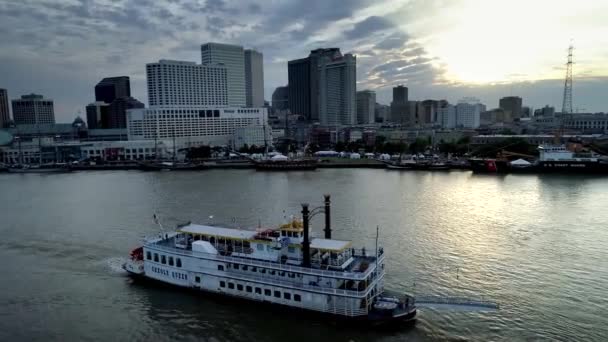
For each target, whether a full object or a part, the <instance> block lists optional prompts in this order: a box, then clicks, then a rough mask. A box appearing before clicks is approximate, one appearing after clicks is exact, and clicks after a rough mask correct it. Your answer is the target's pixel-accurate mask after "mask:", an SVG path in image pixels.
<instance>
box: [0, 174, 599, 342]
mask: <svg viewBox="0 0 608 342" xmlns="http://www.w3.org/2000/svg"><path fill="white" fill-rule="evenodd" d="M0 189H1V192H0V220H1V221H0V222H1V225H0V260H1V262H0V274H1V277H0V340H1V341H50V340H54V341H87V340H116V341H127V340H131V341H132V340H135V341H139V340H151V341H174V340H193V341H194V340H197V341H201V340H202V341H281V340H284V341H318V342H320V341H332V342H335V341H403V340H412V341H428V340H479V341H488V340H503V341H515V340H563V341H573V340H577V341H586V340H587V341H592V340H593V341H605V340H607V339H608V315H607V314H606V309H607V308H608V258H607V253H606V247H607V246H608V226H607V223H608V178H602V177H587V176H585V177H577V176H555V175H546V176H537V175H508V176H496V175H491V176H489V175H473V174H471V173H469V172H445V173H439V172H437V173H428V172H399V171H387V170H363V169H335V170H332V169H324V170H318V171H315V172H289V173H280V172H279V173H277V172H275V173H265V172H256V171H253V170H213V171H204V172H193V173H189V172H157V173H145V172H139V171H117V172H74V173H71V174H55V175H34V174H30V175H13V174H5V175H0ZM324 193H330V194H331V195H332V210H333V212H332V216H333V217H332V218H333V228H334V234H333V235H334V237H335V238H337V239H352V240H354V241H355V245H360V244H365V245H367V246H368V247H373V246H374V240H375V232H376V226H379V227H380V236H379V241H380V245H382V246H384V248H385V250H386V252H387V269H388V273H387V278H386V287H387V288H389V289H391V290H396V291H404V292H410V293H415V294H419V295H420V294H435V295H445V296H468V297H480V296H482V297H484V298H487V299H491V300H494V301H496V302H498V303H499V304H500V310H498V311H495V312H471V311H446V310H432V309H421V310H419V313H418V320H417V323H416V325H415V326H413V327H407V328H403V329H396V330H395V329H393V330H390V331H377V330H369V329H364V328H353V327H348V326H344V325H341V324H334V323H332V322H327V321H324V320H323V319H319V318H316V317H314V316H313V317H309V316H302V315H298V314H291V313H285V312H284V311H278V310H274V309H273V308H269V307H266V306H262V307H260V306H258V305H257V304H255V303H249V302H242V301H226V300H218V299H217V298H209V297H208V296H205V295H202V294H196V293H191V292H183V291H179V290H176V289H172V288H164V287H157V286H149V285H142V284H140V283H133V282H132V281H131V280H130V279H129V278H128V277H126V275H125V273H124V272H123V271H122V270H121V269H120V264H121V262H122V261H123V260H124V257H125V256H126V255H127V254H128V252H129V251H130V250H131V249H132V248H134V247H136V246H137V245H138V244H139V243H140V242H141V239H142V238H143V237H144V236H146V235H152V234H155V233H157V232H158V230H157V228H156V226H155V225H154V223H153V220H152V215H153V213H155V212H156V213H158V214H159V216H160V218H161V220H162V222H163V223H164V224H165V226H170V227H173V226H174V225H175V224H177V223H181V222H185V221H190V220H191V221H192V222H197V223H215V224H218V223H223V222H225V223H227V224H229V225H237V226H242V227H256V226H258V225H260V224H261V225H262V226H275V225H277V224H280V223H281V222H282V221H283V220H284V217H289V215H292V214H297V213H299V210H300V203H302V202H310V203H311V205H312V206H314V205H316V204H318V205H321V203H322V200H323V197H322V195H323V194H324ZM322 221H323V218H322V216H319V217H316V218H314V219H313V221H312V227H313V231H314V232H315V234H317V235H318V236H321V234H322V232H321V229H322V226H323V222H322Z"/></svg>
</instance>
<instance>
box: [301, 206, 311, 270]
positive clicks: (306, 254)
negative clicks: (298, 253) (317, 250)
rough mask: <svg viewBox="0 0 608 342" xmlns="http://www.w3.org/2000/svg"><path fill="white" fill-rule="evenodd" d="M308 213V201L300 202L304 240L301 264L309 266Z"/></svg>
mask: <svg viewBox="0 0 608 342" xmlns="http://www.w3.org/2000/svg"><path fill="white" fill-rule="evenodd" d="M309 214H310V212H309V211H308V203H302V225H303V226H304V241H302V259H303V260H302V266H303V267H310V239H309V237H308V231H309V227H308V226H309V220H310V218H309Z"/></svg>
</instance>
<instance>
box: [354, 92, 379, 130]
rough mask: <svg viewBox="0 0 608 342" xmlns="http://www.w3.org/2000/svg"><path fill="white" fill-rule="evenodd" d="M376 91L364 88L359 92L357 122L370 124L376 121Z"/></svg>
mask: <svg viewBox="0 0 608 342" xmlns="http://www.w3.org/2000/svg"><path fill="white" fill-rule="evenodd" d="M375 114H376V92H375V91H371V90H362V91H358V92H357V123H358V124H369V123H374V122H375V121H376V118H375Z"/></svg>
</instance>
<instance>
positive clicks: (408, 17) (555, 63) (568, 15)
mask: <svg viewBox="0 0 608 342" xmlns="http://www.w3.org/2000/svg"><path fill="white" fill-rule="evenodd" d="M546 9H550V11H547V10H546ZM606 10H608V4H602V3H599V2H594V1H584V0H583V1H580V2H578V3H577V4H576V6H573V5H571V4H569V3H566V2H565V1H550V2H549V1H536V2H534V3H524V2H523V1H512V2H508V3H502V2H498V1H484V2H476V1H468V0H462V1H450V2H444V1H409V2H408V1H397V0H394V1H389V2H388V3H382V4H376V3H373V2H366V1H351V2H347V3H345V4H343V5H342V6H333V5H332V4H330V3H325V2H322V1H308V2H305V3H303V2H283V3H280V4H267V3H265V2H251V3H249V4H248V5H245V6H242V5H241V6H239V4H237V3H231V2H228V1H220V0H216V1H210V0H209V1H200V2H199V1H185V0H184V1H180V0H178V1H172V2H170V3H167V4H160V3H156V2H151V1H149V2H144V3H141V2H138V3H137V4H136V3H134V2H132V1H114V2H111V3H108V4H106V2H105V1H101V0H98V1H90V2H86V3H83V4H74V3H72V2H67V1H66V2H64V3H60V4H56V3H46V2H37V1H36V2H35V1H22V2H20V3H9V2H6V1H1V0H0V11H1V12H2V13H3V16H2V20H1V21H0V29H1V30H3V31H4V32H5V34H4V37H5V39H3V42H2V44H1V46H2V49H0V62H1V63H0V73H1V74H2V75H3V78H2V80H1V82H2V84H0V87H1V88H6V89H8V92H9V96H10V99H15V98H18V97H19V96H20V95H23V94H29V93H40V94H44V95H45V97H48V98H52V99H54V101H55V112H56V116H57V120H58V121H60V122H68V121H70V120H72V119H73V118H74V116H75V115H76V114H77V113H78V112H80V113H81V114H80V115H81V117H83V118H84V117H85V113H84V106H86V104H87V103H90V102H92V101H93V100H94V98H93V96H92V94H91V88H92V86H94V84H95V83H96V82H98V80H99V79H102V78H103V77H106V76H108V75H114V74H115V75H126V76H129V77H130V78H131V82H132V92H133V97H135V98H138V99H141V100H142V102H145V103H146V104H149V100H148V97H147V91H146V76H145V75H146V67H145V64H146V63H149V62H150V61H154V60H160V59H174V60H187V61H193V62H196V61H199V60H200V46H201V44H204V43H206V42H211V41H213V42H218V43H228V44H237V45H242V46H243V47H245V48H253V49H256V50H258V51H259V52H260V53H263V54H264V78H265V84H264V88H265V89H264V93H265V94H266V100H270V95H271V94H272V93H273V91H274V89H275V88H276V87H277V86H284V85H286V84H287V61H288V60H292V59H296V58H301V57H302V56H307V55H308V54H309V52H310V50H313V49H316V48H321V47H325V48H328V47H339V48H341V50H342V52H343V53H353V54H355V55H356V57H357V81H358V83H357V90H364V89H370V90H374V91H376V94H377V99H378V102H380V103H383V104H390V100H391V92H392V87H393V86H395V85H397V84H404V85H406V86H408V88H409V89H410V98H411V99H416V100H424V99H427V98H430V99H447V100H448V101H450V102H452V103H456V101H457V100H458V99H459V98H461V97H465V96H475V97H478V98H480V99H481V101H482V102H483V103H485V104H486V105H488V108H496V107H498V100H499V99H500V98H502V97H506V96H520V97H522V98H523V103H524V105H525V106H530V107H533V108H541V107H543V106H544V105H545V104H548V105H550V106H554V107H556V108H561V105H560V104H561V97H562V92H563V79H564V77H565V65H564V64H565V62H566V53H567V48H568V44H569V43H570V39H571V38H573V39H574V45H575V51H574V60H575V63H576V64H575V65H574V91H573V93H574V101H573V102H574V106H573V107H574V111H585V112H597V111H606V110H607V108H606V107H607V106H606V103H605V102H604V101H603V95H604V94H605V93H606V92H608V70H607V68H606V66H605V65H604V63H603V62H604V61H605V60H607V59H608V48H607V46H608V45H607V44H602V43H605V42H608V41H607V40H608V38H607V37H608V35H606V34H605V33H607V32H608V24H606V23H602V18H601V15H600V14H599V13H605V12H606ZM294 14H297V16H295V17H294V16H293V15H294ZM496 18H502V19H503V20H504V21H505V22H496V20H497V19H496ZM509 18H516V20H517V22H518V23H521V24H519V26H516V25H509V24H508V20H509ZM513 20H515V19H513ZM436 23H441V25H436ZM117 34H119V36H120V37H121V38H120V39H118V40H117V39H115V37H116V35H117ZM57 84H61V87H57Z"/></svg>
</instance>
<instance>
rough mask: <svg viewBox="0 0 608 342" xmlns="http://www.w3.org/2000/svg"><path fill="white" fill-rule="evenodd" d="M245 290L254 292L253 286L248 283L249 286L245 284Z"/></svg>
mask: <svg viewBox="0 0 608 342" xmlns="http://www.w3.org/2000/svg"><path fill="white" fill-rule="evenodd" d="M245 291H247V292H252V291H253V288H252V287H251V286H249V285H247V286H245Z"/></svg>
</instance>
